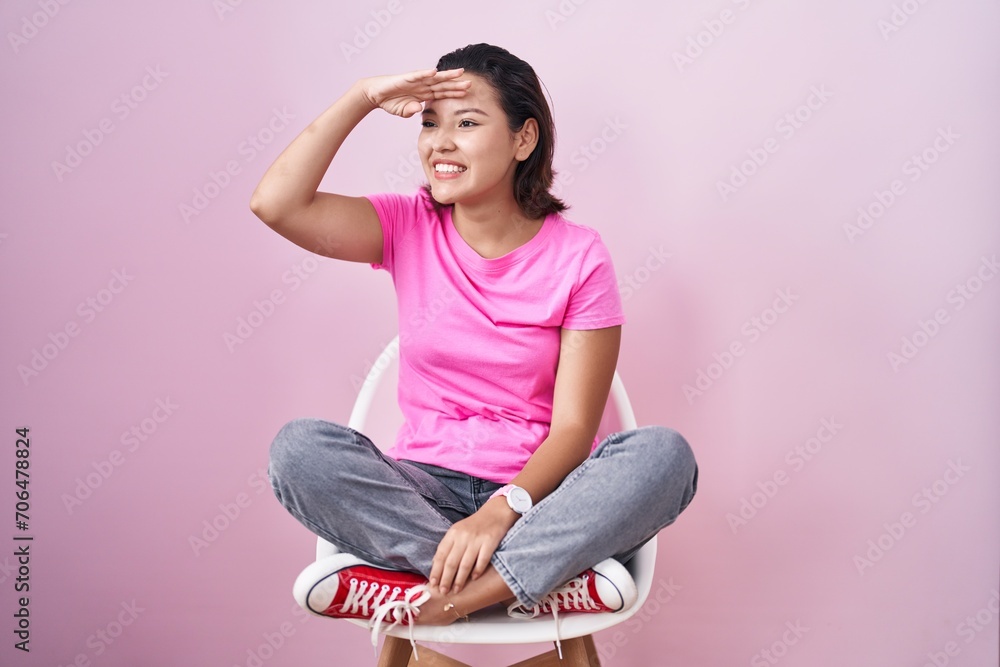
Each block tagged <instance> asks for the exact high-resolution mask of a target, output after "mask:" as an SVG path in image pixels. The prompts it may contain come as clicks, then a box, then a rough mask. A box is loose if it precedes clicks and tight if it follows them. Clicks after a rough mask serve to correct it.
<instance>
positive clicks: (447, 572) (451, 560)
mask: <svg viewBox="0 0 1000 667" xmlns="http://www.w3.org/2000/svg"><path fill="white" fill-rule="evenodd" d="M464 556H465V549H458V548H455V549H452V550H451V553H450V554H448V558H447V559H446V560H445V562H444V569H443V570H442V571H441V583H440V584H439V588H440V590H441V593H442V594H445V593H447V592H448V591H449V590H451V587H452V586H454V584H455V574H456V573H457V572H458V568H459V567H460V566H461V563H462V558H463V557H464Z"/></svg>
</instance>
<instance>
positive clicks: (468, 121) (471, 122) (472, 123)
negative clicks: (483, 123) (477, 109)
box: [458, 118, 478, 127]
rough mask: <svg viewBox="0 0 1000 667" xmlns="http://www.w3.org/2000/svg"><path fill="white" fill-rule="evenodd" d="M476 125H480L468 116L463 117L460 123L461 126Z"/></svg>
mask: <svg viewBox="0 0 1000 667" xmlns="http://www.w3.org/2000/svg"><path fill="white" fill-rule="evenodd" d="M462 123H469V124H468V125H463V124H462ZM474 125H478V123H476V122H474V121H471V120H469V119H468V118H463V119H462V121H461V122H460V123H459V124H458V126H459V127H472V126H474Z"/></svg>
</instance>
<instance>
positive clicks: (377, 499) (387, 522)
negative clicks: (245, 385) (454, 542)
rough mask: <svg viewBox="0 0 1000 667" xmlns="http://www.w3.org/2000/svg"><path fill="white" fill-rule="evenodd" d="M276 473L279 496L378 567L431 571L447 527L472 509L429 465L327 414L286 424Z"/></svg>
mask: <svg viewBox="0 0 1000 667" xmlns="http://www.w3.org/2000/svg"><path fill="white" fill-rule="evenodd" d="M268 476H269V478H270V481H271V486H272V488H273V490H274V494H275V496H276V497H277V498H278V501H279V502H280V503H281V504H282V505H283V506H284V507H285V508H286V509H287V510H288V511H289V512H290V513H291V514H292V516H294V517H295V518H296V519H298V520H299V522H301V523H302V524H303V525H304V526H305V527H306V528H308V529H309V530H310V531H312V532H313V533H315V534H316V535H319V536H321V537H322V538H323V539H325V540H327V541H328V542H330V543H332V544H334V545H336V546H337V547H338V548H339V549H341V550H342V551H345V552H347V553H351V554H354V555H355V556H358V557H359V558H362V559H364V560H366V561H368V562H370V563H372V564H374V565H380V566H382V567H387V568H392V569H398V570H409V571H412V572H420V573H422V574H423V575H424V576H430V571H431V560H432V559H433V557H434V553H435V551H436V550H437V546H438V543H439V542H440V541H441V538H443V537H444V534H445V532H446V531H447V530H448V528H450V527H451V524H452V523H454V522H455V521H458V520H459V519H461V518H463V517H465V516H467V515H468V514H469V511H467V509H466V507H465V503H464V502H463V499H461V498H459V497H457V496H456V495H455V494H454V493H453V492H452V491H451V490H450V489H449V488H448V487H447V486H446V485H445V484H443V483H442V482H441V481H439V480H438V479H436V478H435V477H434V476H432V475H430V474H428V473H427V472H426V471H425V470H422V469H421V468H418V467H416V466H414V465H410V464H407V463H406V462H404V461H395V460H393V459H391V458H389V457H387V456H386V455H385V454H383V453H382V452H381V451H380V450H379V449H378V447H376V446H375V445H374V444H373V443H372V442H371V440H369V439H368V438H367V437H366V436H365V435H363V434H361V433H359V432H357V431H355V430H353V429H351V428H348V427H346V426H342V425H340V424H336V423H334V422H329V421H324V420H321V419H296V420H293V421H291V422H289V423H288V424H286V425H285V426H283V427H282V428H281V430H280V431H279V432H278V435H277V436H276V437H275V439H274V442H272V444H271V450H270V461H269V464H268Z"/></svg>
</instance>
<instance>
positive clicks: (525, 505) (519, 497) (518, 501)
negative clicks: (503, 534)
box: [507, 486, 531, 514]
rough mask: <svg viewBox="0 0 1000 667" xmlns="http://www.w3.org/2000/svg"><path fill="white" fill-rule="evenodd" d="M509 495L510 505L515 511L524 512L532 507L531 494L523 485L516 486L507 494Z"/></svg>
mask: <svg viewBox="0 0 1000 667" xmlns="http://www.w3.org/2000/svg"><path fill="white" fill-rule="evenodd" d="M507 497H508V498H509V499H510V505H511V507H513V508H514V511H515V512H518V513H519V514H524V513H525V512H527V511H528V510H530V509H531V496H530V495H528V492H527V491H525V490H524V489H522V488H521V487H519V486H515V487H514V488H513V489H511V490H510V493H509V494H507Z"/></svg>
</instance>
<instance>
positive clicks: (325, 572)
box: [292, 553, 431, 648]
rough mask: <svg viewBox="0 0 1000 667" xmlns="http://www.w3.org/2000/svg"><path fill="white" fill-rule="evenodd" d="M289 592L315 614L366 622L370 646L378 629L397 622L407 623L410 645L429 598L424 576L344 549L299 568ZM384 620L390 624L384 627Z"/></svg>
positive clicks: (375, 637)
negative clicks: (416, 621)
mask: <svg viewBox="0 0 1000 667" xmlns="http://www.w3.org/2000/svg"><path fill="white" fill-rule="evenodd" d="M292 594H293V595H294V596H295V600H296V602H298V603H299V605H300V606H301V607H302V608H303V609H306V610H307V611H310V612H312V613H314V614H316V615H318V616H328V617H332V618H359V619H365V620H367V621H368V625H369V627H370V628H371V629H372V644H373V645H374V644H376V643H377V642H378V633H379V632H380V631H383V630H390V629H392V628H393V627H395V626H397V625H408V626H410V631H411V637H410V643H411V644H413V643H414V642H413V637H412V626H413V620H414V618H415V617H416V616H418V615H419V614H420V609H419V607H420V605H422V604H423V603H424V602H426V601H427V600H428V599H429V598H430V597H431V591H430V587H429V586H428V585H427V578H426V577H424V576H423V575H421V574H417V573H415V572H402V571H399V570H386V569H383V568H380V567H376V566H374V565H372V564H370V563H366V562H365V561H363V560H361V559H360V558H358V557H357V556H352V555H351V554H346V553H339V554H334V555H332V556H327V557H326V558H323V559H321V560H318V561H316V562H315V563H312V564H311V565H309V566H308V567H306V569H304V570H302V573H301V574H299V576H298V578H297V579H296V580H295V586H294V587H293V589H292ZM384 622H388V623H389V624H390V625H389V626H388V627H386V628H383V627H382V624H383V623H384ZM414 648H415V647H414Z"/></svg>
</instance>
